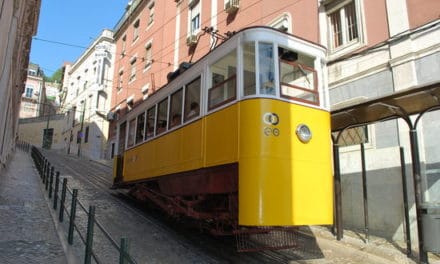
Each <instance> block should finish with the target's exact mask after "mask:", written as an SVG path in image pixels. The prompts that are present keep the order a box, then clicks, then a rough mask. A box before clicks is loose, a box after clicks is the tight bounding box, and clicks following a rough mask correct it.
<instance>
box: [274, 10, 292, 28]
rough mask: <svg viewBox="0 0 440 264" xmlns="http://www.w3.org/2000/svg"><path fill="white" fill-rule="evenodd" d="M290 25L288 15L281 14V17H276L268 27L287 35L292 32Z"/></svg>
mask: <svg viewBox="0 0 440 264" xmlns="http://www.w3.org/2000/svg"><path fill="white" fill-rule="evenodd" d="M291 25H292V23H291V19H290V15H289V14H288V13H285V14H283V15H282V16H281V17H278V18H277V19H275V20H274V21H272V22H271V23H270V24H269V26H271V27H273V28H275V29H278V30H279V31H282V32H288V33H291V32H292V27H291Z"/></svg>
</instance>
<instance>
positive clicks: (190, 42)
mask: <svg viewBox="0 0 440 264" xmlns="http://www.w3.org/2000/svg"><path fill="white" fill-rule="evenodd" d="M196 44H197V35H192V34H191V35H189V36H188V37H186V45H188V46H194V45H196Z"/></svg>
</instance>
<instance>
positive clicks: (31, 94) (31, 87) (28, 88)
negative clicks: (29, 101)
mask: <svg viewBox="0 0 440 264" xmlns="http://www.w3.org/2000/svg"><path fill="white" fill-rule="evenodd" d="M29 90H30V92H29V94H28V91H29ZM33 95H34V86H33V85H26V90H25V91H24V96H25V97H26V98H32V96H33Z"/></svg>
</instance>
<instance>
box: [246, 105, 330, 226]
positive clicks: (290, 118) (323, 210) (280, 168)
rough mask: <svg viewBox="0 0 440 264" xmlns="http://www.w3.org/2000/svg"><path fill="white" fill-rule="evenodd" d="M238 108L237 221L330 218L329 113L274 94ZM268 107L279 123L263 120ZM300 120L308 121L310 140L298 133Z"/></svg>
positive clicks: (318, 221)
mask: <svg viewBox="0 0 440 264" xmlns="http://www.w3.org/2000/svg"><path fill="white" fill-rule="evenodd" d="M240 112H241V117H240V120H241V130H240V157H239V175H240V177H239V224H241V225H310V224H331V223H332V221H333V220H332V219H333V209H332V208H333V194H332V193H333V185H332V171H331V169H332V167H331V166H332V164H331V148H330V147H331V144H330V143H331V141H330V115H329V113H328V112H326V111H322V110H318V109H313V108H307V107H303V106H299V105H295V104H287V103H284V102H282V101H278V100H270V99H260V100H246V101H243V102H242V103H241V106H240ZM267 113H269V114H271V113H275V114H276V115H277V116H278V119H279V123H278V124H270V123H269V122H267V121H268V120H267V119H266V123H265V120H264V118H263V117H264V116H265V115H266V116H267ZM299 124H307V125H308V126H309V127H310V129H311V131H312V134H313V136H312V139H311V141H310V142H309V143H306V144H305V143H302V142H301V141H300V140H299V139H298V138H297V136H296V134H295V130H296V127H297V125H299ZM276 129H278V131H279V133H275V134H274V132H273V131H274V130H276ZM265 132H266V133H265ZM277 135H278V136H277Z"/></svg>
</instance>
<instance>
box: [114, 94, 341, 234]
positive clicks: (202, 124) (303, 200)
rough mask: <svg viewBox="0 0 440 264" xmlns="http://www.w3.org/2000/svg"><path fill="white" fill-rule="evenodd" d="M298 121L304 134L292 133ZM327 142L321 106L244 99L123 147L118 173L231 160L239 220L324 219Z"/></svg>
mask: <svg viewBox="0 0 440 264" xmlns="http://www.w3.org/2000/svg"><path fill="white" fill-rule="evenodd" d="M275 115H276V116H277V118H278V122H275V121H276V118H275V119H274V117H275ZM271 122H272V123H271ZM275 123H276V124H275ZM298 124H307V125H308V126H309V127H310V129H311V131H312V133H313V136H312V139H311V140H310V142H308V143H302V142H301V141H299V139H298V138H297V136H296V134H295V130H296V127H297V125H298ZM277 131H278V132H277ZM330 147H331V141H330V114H329V113H328V112H326V111H324V110H320V109H315V108H311V107H306V106H301V105H296V104H292V103H288V102H285V101H281V100H275V99H261V98H257V99H248V100H244V101H241V102H237V103H235V104H233V105H231V106H228V107H226V108H224V109H222V110H220V111H217V112H214V113H212V114H209V115H208V116H206V117H203V118H201V119H199V120H197V121H194V122H192V123H191V124H189V125H186V126H183V127H181V128H178V129H176V130H174V131H170V132H169V133H167V134H164V135H163V136H160V137H158V138H156V139H153V140H151V141H147V142H145V143H143V144H141V145H139V146H137V147H135V148H132V149H129V150H127V151H126V152H125V153H124V166H123V181H124V182H135V181H140V180H145V179H149V178H154V177H158V176H161V175H169V174H173V173H178V172H185V171H191V170H196V169H200V168H209V167H213V166H217V165H223V164H231V163H238V167H239V173H238V175H239V176H238V177H239V186H238V195H239V224H240V225H249V226H254V225H255V226H267V225H269V226H276V225H312V224H331V223H332V221H333V183H332V182H333V181H332V167H331V166H332V163H331V149H330ZM189 184H190V183H189Z"/></svg>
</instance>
